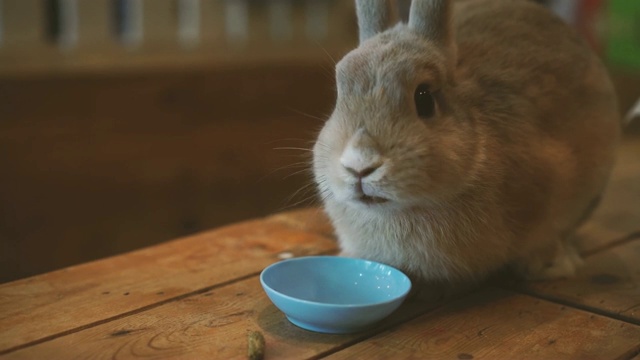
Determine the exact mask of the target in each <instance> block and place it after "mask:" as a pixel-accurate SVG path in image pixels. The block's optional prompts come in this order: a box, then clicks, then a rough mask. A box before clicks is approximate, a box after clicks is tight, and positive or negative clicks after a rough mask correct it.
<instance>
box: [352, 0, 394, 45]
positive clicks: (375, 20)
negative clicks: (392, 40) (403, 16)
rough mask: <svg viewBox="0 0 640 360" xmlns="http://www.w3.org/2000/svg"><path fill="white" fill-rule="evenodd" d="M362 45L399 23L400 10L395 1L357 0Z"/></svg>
mask: <svg viewBox="0 0 640 360" xmlns="http://www.w3.org/2000/svg"><path fill="white" fill-rule="evenodd" d="M356 13H357V14H358V29H359V30H360V43H361V44H362V42H364V41H365V40H367V39H368V38H370V37H372V36H374V35H376V34H378V33H380V32H382V31H384V30H386V29H387V28H388V27H389V26H391V25H392V24H394V23H396V22H398V20H399V19H398V9H397V6H396V3H395V1H393V0H356Z"/></svg>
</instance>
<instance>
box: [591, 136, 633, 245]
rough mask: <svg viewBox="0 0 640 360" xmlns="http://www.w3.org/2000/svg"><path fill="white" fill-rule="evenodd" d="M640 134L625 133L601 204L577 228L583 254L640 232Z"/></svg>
mask: <svg viewBox="0 0 640 360" xmlns="http://www.w3.org/2000/svg"><path fill="white" fill-rule="evenodd" d="M638 154H640V137H638V136H627V137H626V138H624V140H623V142H622V144H621V145H620V148H619V150H618V159H617V164H616V166H615V168H614V171H613V173H612V176H611V180H610V181H609V186H608V188H607V191H606V192H605V195H604V197H603V199H602V203H601V204H600V206H599V207H598V209H597V210H596V211H595V212H594V214H593V216H592V218H591V219H590V220H589V221H588V222H587V223H585V225H584V226H583V227H582V228H581V229H580V231H579V237H580V241H581V245H582V246H581V247H582V250H583V252H585V253H593V252H597V251H599V249H602V248H603V247H604V248H606V247H607V246H608V245H609V244H611V242H612V241H615V240H619V239H622V238H624V237H625V236H627V235H629V234H630V233H634V232H639V231H640V157H638Z"/></svg>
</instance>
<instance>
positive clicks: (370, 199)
mask: <svg viewBox="0 0 640 360" xmlns="http://www.w3.org/2000/svg"><path fill="white" fill-rule="evenodd" d="M357 200H358V201H359V202H361V203H363V204H366V205H374V204H383V203H386V202H388V201H389V199H385V198H382V197H377V196H369V195H365V194H362V195H360V196H359V197H358V198H357Z"/></svg>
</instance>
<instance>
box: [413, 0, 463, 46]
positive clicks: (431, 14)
mask: <svg viewBox="0 0 640 360" xmlns="http://www.w3.org/2000/svg"><path fill="white" fill-rule="evenodd" d="M451 3H452V1H450V0H413V1H412V2H411V9H410V10H409V27H410V28H411V29H413V30H414V31H416V32H417V33H419V34H421V35H422V36H424V37H425V38H427V39H429V40H431V41H433V42H435V43H436V44H438V45H440V46H441V47H442V49H443V50H445V51H446V52H447V53H448V54H447V55H448V56H450V57H455V46H454V44H453V27H452V25H451V13H452V7H453V5H452V4H451Z"/></svg>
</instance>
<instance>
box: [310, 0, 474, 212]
mask: <svg viewBox="0 0 640 360" xmlns="http://www.w3.org/2000/svg"><path fill="white" fill-rule="evenodd" d="M451 11H452V9H451V4H450V2H449V1H421V0H414V1H413V2H412V5H411V9H410V16H409V21H408V23H407V24H403V23H398V24H397V25H395V26H392V27H390V28H388V29H387V27H388V26H390V25H392V23H394V22H396V21H397V15H396V14H395V12H394V11H393V7H392V6H391V5H390V3H389V1H384V0H377V1H369V0H363V1H357V13H358V24H359V29H360V45H359V47H358V48H356V49H355V50H353V51H352V52H350V53H349V54H347V55H346V56H345V57H344V58H343V59H342V60H341V61H340V62H339V63H338V64H337V67H336V82H337V88H338V95H337V102H336V106H335V109H334V112H333V114H332V115H331V117H330V118H329V120H328V121H327V123H326V124H325V127H324V128H323V130H322V131H321V133H320V135H319V138H318V141H317V143H316V145H315V149H314V154H315V155H314V172H315V176H316V181H317V183H318V185H319V188H320V192H321V195H322V196H323V198H324V199H325V200H326V201H329V202H337V203H341V204H345V205H347V206H355V207H356V208H363V209H364V208H366V209H371V210H376V209H377V210H381V209H398V208H406V207H411V206H420V205H424V204H430V203H432V204H433V203H435V204H437V203H438V202H441V201H447V199H448V198H450V197H452V196H455V195H456V194H458V193H460V192H461V191H462V190H463V189H464V188H465V187H466V186H467V185H468V184H469V183H470V181H471V180H473V178H474V176H475V173H476V171H477V168H478V166H479V163H481V162H482V161H483V160H484V159H483V155H482V151H481V149H480V148H482V147H483V144H482V138H481V137H480V136H479V135H478V133H477V129H476V128H475V126H474V123H473V122H472V121H470V120H469V116H468V115H467V114H466V112H465V111H464V110H461V107H460V106H459V105H458V101H459V100H458V96H457V94H456V91H457V90H456V86H455V79H454V71H455V64H456V46H455V43H454V40H453V34H452V27H451V24H450V22H451V20H450V18H451Z"/></svg>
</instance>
